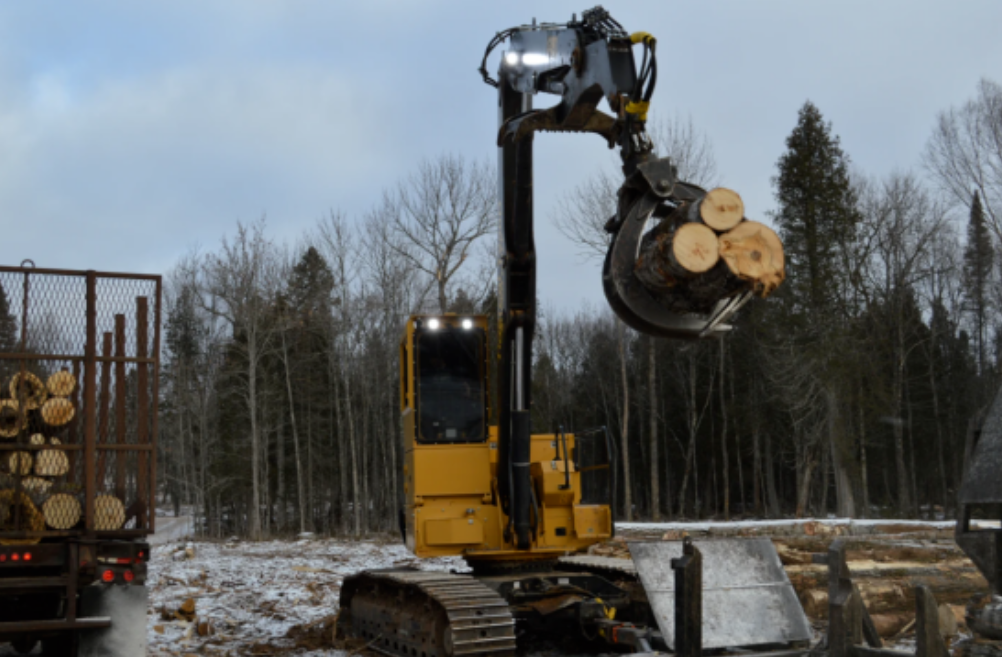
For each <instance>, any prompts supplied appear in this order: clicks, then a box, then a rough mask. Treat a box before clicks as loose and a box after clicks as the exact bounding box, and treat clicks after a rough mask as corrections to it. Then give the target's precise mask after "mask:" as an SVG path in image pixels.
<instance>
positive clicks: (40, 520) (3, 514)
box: [0, 488, 45, 545]
mask: <svg viewBox="0 0 1002 657" xmlns="http://www.w3.org/2000/svg"><path fill="white" fill-rule="evenodd" d="M19 517H20V523H19V524H18V526H15V524H14V523H15V521H17V519H18V518H19ZM44 529H45V518H44V517H43V516H42V512H41V511H39V510H38V507H37V506H35V503H34V502H32V501H31V498H29V497H28V496H27V495H26V494H25V493H23V492H19V491H16V490H13V489H10V488H5V489H3V490H0V532H3V531H31V532H40V531H43V530H44ZM40 540H42V539H41V538H40V537H39V538H0V545H31V544H33V543H38V542H39V541H40Z"/></svg>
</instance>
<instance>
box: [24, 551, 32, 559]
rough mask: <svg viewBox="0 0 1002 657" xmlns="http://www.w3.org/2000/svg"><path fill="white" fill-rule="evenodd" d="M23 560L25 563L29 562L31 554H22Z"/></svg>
mask: <svg viewBox="0 0 1002 657" xmlns="http://www.w3.org/2000/svg"><path fill="white" fill-rule="evenodd" d="M24 560H25V561H31V552H25V553H24Z"/></svg>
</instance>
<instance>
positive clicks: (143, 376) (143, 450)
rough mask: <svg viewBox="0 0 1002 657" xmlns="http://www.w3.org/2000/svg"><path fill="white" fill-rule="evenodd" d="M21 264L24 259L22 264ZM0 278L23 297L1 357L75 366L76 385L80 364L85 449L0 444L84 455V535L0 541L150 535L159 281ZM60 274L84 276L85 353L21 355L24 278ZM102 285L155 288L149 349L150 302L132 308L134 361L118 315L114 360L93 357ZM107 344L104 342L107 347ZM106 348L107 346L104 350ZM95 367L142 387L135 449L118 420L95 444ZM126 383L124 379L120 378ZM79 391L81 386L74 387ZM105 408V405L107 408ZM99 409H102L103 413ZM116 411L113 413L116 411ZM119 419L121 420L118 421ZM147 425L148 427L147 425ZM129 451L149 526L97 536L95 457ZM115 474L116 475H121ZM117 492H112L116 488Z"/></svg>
mask: <svg viewBox="0 0 1002 657" xmlns="http://www.w3.org/2000/svg"><path fill="white" fill-rule="evenodd" d="M26 262H27V261H26ZM0 273H11V274H20V275H23V276H24V285H25V292H24V296H23V299H22V306H23V308H22V321H21V327H20V328H21V331H20V332H21V335H20V343H21V344H20V350H21V351H20V353H0V360H17V361H19V362H20V369H21V372H22V375H23V373H24V371H25V370H26V363H27V362H29V361H36V362H37V361H56V360H58V361H66V362H70V363H72V364H73V371H74V374H75V375H76V376H77V380H78V381H80V380H81V379H80V377H79V375H80V366H81V365H82V366H83V372H82V374H83V378H82V383H83V391H84V394H83V412H82V414H81V415H82V418H83V419H82V421H83V422H84V428H83V429H84V430H83V445H80V444H63V445H45V446H39V445H23V444H18V443H13V444H0V453H3V452H7V451H38V450H40V449H48V450H53V451H62V452H66V453H67V457H68V458H70V459H73V461H71V464H72V467H75V458H76V454H77V453H78V452H80V451H82V452H83V453H84V486H83V488H84V527H83V529H82V530H54V531H2V530H0V537H3V538H9V539H26V538H46V537H53V538H61V537H74V536H83V537H85V538H87V539H95V538H111V539H114V538H139V537H143V536H148V535H150V534H152V533H154V532H155V531H156V514H155V513H154V512H153V509H152V501H153V500H154V499H155V491H156V485H157V481H156V476H157V473H156V467H157V453H156V437H157V432H158V430H159V423H158V413H157V407H158V405H159V403H158V402H159V388H160V386H159V379H160V376H159V375H160V359H159V354H160V344H161V342H160V341H161V335H160V333H161V328H160V327H161V319H162V315H161V304H162V298H163V281H162V277H161V276H159V275H154V274H130V273H121V272H103V271H95V270H87V271H80V270H68V269H43V268H39V267H34V266H30V267H25V266H21V267H11V266H6V265H0ZM38 275H43V276H61V277H74V278H78V279H79V278H83V279H84V281H85V304H86V309H85V316H86V329H85V334H86V338H85V344H84V353H83V355H82V356H81V355H79V354H35V353H27V351H26V348H25V346H26V344H27V322H26V321H24V319H25V318H26V317H27V314H28V304H29V281H30V280H31V277H33V276H38ZM99 279H102V280H126V281H148V282H152V283H153V284H154V288H155V289H154V294H155V297H156V298H155V300H154V304H153V321H154V326H153V340H152V345H150V344H149V334H148V323H149V298H148V297H137V298H136V303H137V308H136V317H137V328H136V354H135V356H131V357H130V356H126V355H125V344H124V342H125V336H124V320H125V316H124V315H121V314H120V315H117V316H116V318H115V319H116V322H115V323H116V333H117V334H118V335H116V336H115V337H117V338H119V339H118V340H117V342H118V343H119V344H118V345H116V346H117V347H120V348H119V349H116V352H115V354H114V355H112V354H111V353H109V352H110V349H107V348H106V349H105V351H104V353H102V354H101V355H98V347H97V337H98V336H97V281H98V280H99ZM105 337H106V338H110V337H111V334H106V336H105ZM108 342H110V340H107V341H106V343H105V344H106V345H107V343H108ZM107 346H110V345H107ZM98 363H100V364H101V365H102V370H103V372H109V371H110V370H111V369H112V364H114V365H115V366H117V367H116V370H118V371H119V372H122V371H124V369H125V366H126V365H127V364H133V365H135V366H136V375H137V379H138V380H139V382H140V386H139V387H140V389H141V390H142V392H141V393H139V395H138V397H139V399H138V409H137V425H138V426H137V442H136V443H134V444H128V443H126V442H125V436H124V434H122V433H121V432H122V431H123V429H124V426H125V423H124V422H121V421H120V422H116V424H117V425H118V426H117V432H116V433H117V434H118V435H117V437H118V441H117V442H116V443H115V444H110V443H104V444H99V443H98V437H99V436H98V426H97V425H98V416H97V407H98V403H97V402H98V400H97V381H98V378H99V377H98ZM149 377H152V386H149V383H150V381H149ZM100 378H101V380H102V383H105V382H107V381H108V377H106V376H105V377H100ZM123 378H124V377H123ZM143 383H145V384H147V387H152V390H151V391H149V392H150V394H149V395H148V396H147V389H146V388H143V387H142V384H143ZM78 390H79V388H78ZM78 390H75V391H74V393H73V394H74V398H75V399H76V398H77V395H78V394H79V392H78ZM124 395H125V389H124V388H123V387H122V386H121V385H116V397H119V398H121V397H122V396H124ZM105 408H106V407H105ZM119 408H120V409H124V404H123V405H119ZM102 410H104V408H103V409H102ZM121 412H122V411H121V410H120V411H119V414H121ZM78 419H79V417H78V418H74V420H73V423H74V424H75V423H76V422H77V421H78ZM101 420H102V422H101V424H102V432H101V433H102V434H104V431H105V430H106V428H107V426H106V425H107V411H105V412H104V413H102V418H101ZM119 420H121V417H119ZM147 424H149V425H150V426H147ZM123 451H124V452H135V453H136V454H137V458H138V468H139V469H140V470H148V471H144V472H140V473H137V477H136V497H137V499H136V502H137V506H136V523H137V525H140V526H142V525H147V526H146V527H145V528H137V529H119V530H111V531H97V530H96V529H95V528H94V500H95V498H96V496H97V470H98V465H99V464H98V456H97V453H98V452H101V461H102V463H103V462H104V460H105V459H104V455H105V453H107V452H123ZM116 461H117V462H118V464H119V465H117V466H116V477H115V480H116V489H117V488H118V482H119V481H124V476H125V473H124V470H122V468H124V463H123V462H122V461H121V459H116ZM119 470H122V472H121V474H119ZM17 486H18V487H20V478H18V479H17ZM116 492H117V490H116ZM15 509H16V511H15V513H16V514H18V515H19V511H20V507H19V506H18V505H15ZM2 625H3V624H0V630H2Z"/></svg>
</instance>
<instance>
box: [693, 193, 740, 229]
mask: <svg viewBox="0 0 1002 657" xmlns="http://www.w3.org/2000/svg"><path fill="white" fill-rule="evenodd" d="M687 214H688V219H689V221H702V222H703V223H704V224H706V225H707V226H709V227H710V228H712V229H713V230H715V231H717V232H718V233H723V232H726V231H728V230H731V229H732V228H734V227H735V226H737V225H738V224H739V223H741V220H742V219H744V216H745V204H744V201H742V200H741V196H740V195H739V194H738V193H737V192H735V191H733V190H730V189H727V188H726V187H717V188H716V189H711V190H710V191H709V192H707V194H706V196H704V197H703V198H701V199H700V200H698V201H696V202H695V203H693V204H692V205H691V206H689V211H688V213H687Z"/></svg>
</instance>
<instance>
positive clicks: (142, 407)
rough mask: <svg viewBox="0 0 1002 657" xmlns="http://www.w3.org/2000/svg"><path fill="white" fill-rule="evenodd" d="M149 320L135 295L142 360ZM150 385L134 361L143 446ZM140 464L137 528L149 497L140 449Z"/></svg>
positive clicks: (140, 365)
mask: <svg viewBox="0 0 1002 657" xmlns="http://www.w3.org/2000/svg"><path fill="white" fill-rule="evenodd" d="M148 320H149V307H148V305H147V299H146V297H137V298H136V358H139V359H143V358H146V357H147V340H148V339H149V335H148V326H147V322H148ZM148 386H149V368H148V367H147V365H146V363H144V362H142V361H140V362H139V363H137V364H136V387H137V390H136V402H137V406H138V415H139V417H138V420H137V423H138V427H137V429H138V431H137V434H136V435H137V442H138V444H139V445H140V446H142V445H146V444H147V443H148V442H149V427H148V426H147V422H148V421H149V391H148V389H147V387H148ZM136 460H137V461H138V464H139V469H138V471H137V472H136V504H137V506H136V528H137V529H142V528H144V527H146V510H147V509H148V508H149V506H148V505H147V500H148V499H149V498H150V492H151V491H149V490H147V485H148V484H147V482H148V477H147V471H146V467H147V463H148V458H147V455H146V452H144V451H142V450H140V451H139V453H138V454H137V459H136Z"/></svg>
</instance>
